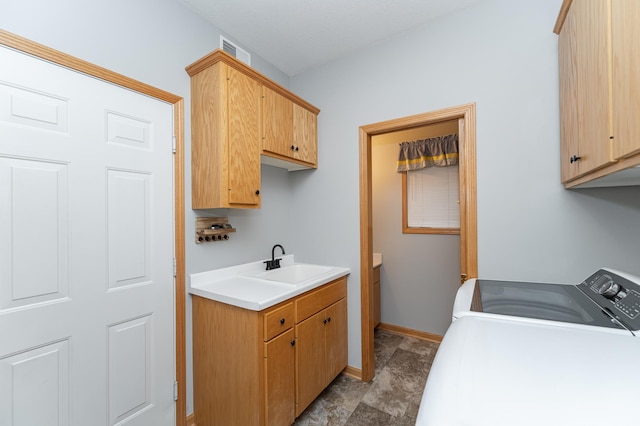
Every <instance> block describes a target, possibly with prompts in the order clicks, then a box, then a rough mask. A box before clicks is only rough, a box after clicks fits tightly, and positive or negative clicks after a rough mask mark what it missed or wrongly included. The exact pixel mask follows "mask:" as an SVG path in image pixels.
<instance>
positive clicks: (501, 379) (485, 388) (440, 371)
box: [416, 269, 640, 426]
mask: <svg viewBox="0 0 640 426" xmlns="http://www.w3.org/2000/svg"><path fill="white" fill-rule="evenodd" d="M607 270H608V271H611V272H613V273H615V274H618V275H620V276H622V277H624V278H626V279H629V280H631V281H633V282H634V283H635V284H638V285H640V278H638V277H635V276H632V275H629V274H626V273H622V272H618V271H614V270H611V269H607ZM475 284H476V279H471V280H468V281H467V282H465V283H464V284H463V285H462V286H461V287H460V288H459V290H458V293H457V295H456V299H455V302H454V307H453V313H452V319H453V322H452V324H451V326H450V327H449V329H448V330H447V333H446V334H445V336H444V338H443V340H442V343H441V344H440V347H439V349H438V353H437V354H436V357H435V359H434V362H433V365H432V367H431V371H430V373H429V378H428V381H427V384H426V386H425V390H424V393H423V396H422V401H421V403H420V410H419V412H418V417H417V421H416V425H419V426H512V425H519V426H529V425H531V426H540V425H546V426H555V425H558V426H560V425H562V426H564V425H581V426H591V425H593V426H596V425H597V426H601V425H614V424H616V425H617V424H640V420H639V419H638V418H637V414H636V410H635V409H634V407H635V405H636V404H637V396H638V395H639V394H640V339H638V338H636V336H634V335H633V334H632V333H631V332H629V331H628V330H624V329H616V328H607V327H601V326H593V325H584V324H575V323H568V322H559V321H550V320H544V319H537V318H526V317H520V316H508V315H500V314H492V313H485V312H475V311H471V303H472V299H473V294H474V288H475ZM637 334H638V333H637V332H636V335H637Z"/></svg>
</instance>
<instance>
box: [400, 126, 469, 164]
mask: <svg viewBox="0 0 640 426" xmlns="http://www.w3.org/2000/svg"><path fill="white" fill-rule="evenodd" d="M457 164H458V135H457V134H453V135H446V136H437V137H435V138H429V139H421V140H417V141H411V142H402V143H401V144H400V155H399V157H398V172H406V171H409V170H418V169H424V168H425V167H434V166H436V167H444V166H455V165H457Z"/></svg>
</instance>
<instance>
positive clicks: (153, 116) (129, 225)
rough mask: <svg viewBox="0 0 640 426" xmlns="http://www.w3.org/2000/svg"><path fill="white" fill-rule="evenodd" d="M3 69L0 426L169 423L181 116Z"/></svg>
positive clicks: (135, 99)
mask: <svg viewBox="0 0 640 426" xmlns="http://www.w3.org/2000/svg"><path fill="white" fill-rule="evenodd" d="M0 64H2V66H0V336H1V338H0V424H1V425H3V426H4V425H7V426H8V425H12V426H49V425H77V426H87V425H92V426H94V425H145V426H147V425H154V426H155V425H172V424H174V423H175V403H174V399H173V382H174V377H175V362H174V359H175V346H174V342H175V340H174V299H173V238H174V237H173V155H172V133H173V131H172V123H173V118H172V117H173V107H172V105H170V104H167V103H164V102H161V101H158V100H156V99H153V98H150V97H147V96H145V95H141V94H138V93H135V92H132V91H130V90H127V89H123V88H121V87H118V86H115V85H112V84H109V83H106V82H103V81H101V80H98V79H95V78H92V77H88V76H86V75H83V74H80V73H77V72H74V71H71V70H68V69H66V68H63V67H60V66H57V65H53V64H50V63H47V62H45V61H42V60H40V59H36V58H33V57H30V56H27V55H24V54H22V53H18V52H16V51H13V50H10V49H8V48H4V47H0Z"/></svg>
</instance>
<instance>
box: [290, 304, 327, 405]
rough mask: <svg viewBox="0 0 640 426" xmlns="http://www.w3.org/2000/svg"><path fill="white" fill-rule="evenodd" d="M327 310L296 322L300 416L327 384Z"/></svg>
mask: <svg viewBox="0 0 640 426" xmlns="http://www.w3.org/2000/svg"><path fill="white" fill-rule="evenodd" d="M324 319H325V312H324V311H321V312H319V313H317V314H315V315H312V316H311V317H309V318H308V319H306V320H304V321H302V322H300V323H299V324H296V346H295V347H296V416H299V415H300V414H302V412H303V411H304V410H305V408H307V407H308V406H309V404H311V402H313V400H314V399H315V398H316V397H317V396H318V395H320V392H322V390H323V389H324V388H325V387H326V386H327V383H326V377H327V373H326V369H325V367H324V366H325V365H326V358H325V356H326V354H325V339H324V338H325V323H323V320H324Z"/></svg>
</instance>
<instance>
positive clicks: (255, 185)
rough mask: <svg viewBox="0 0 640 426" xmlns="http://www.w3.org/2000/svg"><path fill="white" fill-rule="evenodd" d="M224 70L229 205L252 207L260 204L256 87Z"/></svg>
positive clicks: (243, 78)
mask: <svg viewBox="0 0 640 426" xmlns="http://www.w3.org/2000/svg"><path fill="white" fill-rule="evenodd" d="M226 68H227V90H228V117H227V121H228V125H227V141H228V144H227V147H228V148H227V155H228V159H227V162H228V173H229V188H228V192H229V204H235V205H246V206H248V207H255V206H256V205H259V204H260V195H259V194H260V191H259V190H260V144H259V135H260V129H259V120H258V111H259V103H260V86H258V84H257V83H256V82H255V80H253V79H251V78H250V77H248V76H246V75H244V74H242V73H240V72H238V71H236V70H235V69H233V68H231V67H228V66H227V67H226Z"/></svg>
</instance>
